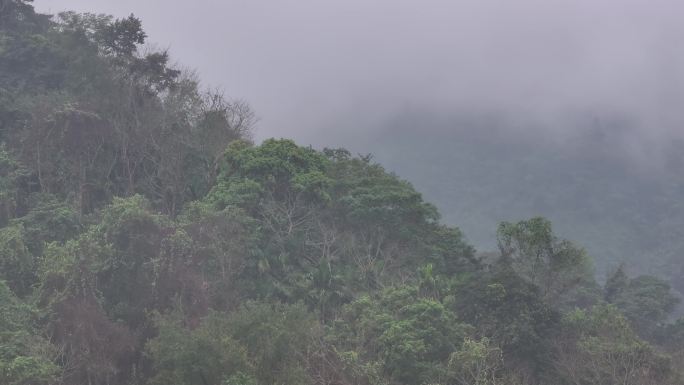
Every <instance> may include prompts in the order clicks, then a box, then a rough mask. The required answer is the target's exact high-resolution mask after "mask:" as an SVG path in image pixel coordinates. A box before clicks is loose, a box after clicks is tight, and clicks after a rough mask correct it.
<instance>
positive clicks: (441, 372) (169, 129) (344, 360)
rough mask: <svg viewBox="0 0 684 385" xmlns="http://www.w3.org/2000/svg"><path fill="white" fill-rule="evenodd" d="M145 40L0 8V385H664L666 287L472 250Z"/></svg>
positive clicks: (23, 9) (518, 246)
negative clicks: (274, 129)
mask: <svg viewBox="0 0 684 385" xmlns="http://www.w3.org/2000/svg"><path fill="white" fill-rule="evenodd" d="M146 41H147V36H146V33H145V32H144V29H143V27H142V22H141V20H139V19H138V18H136V17H135V16H134V15H131V16H129V17H127V18H123V19H115V18H113V17H109V16H104V15H92V14H76V13H64V14H61V15H58V16H56V17H50V16H48V15H41V14H37V13H36V12H35V11H34V9H33V7H32V6H31V4H30V2H29V1H22V0H2V1H0V124H1V126H0V141H1V142H2V147H0V383H1V384H8V385H131V384H135V385H143V384H145V385H197V384H200V385H257V384H258V385H272V384H282V385H295V384H296V385H301V384H311V385H314V384H316V385H324V384H326V385H332V384H336V385H352V384H367V385H389V384H392V385H400V384H405V385H415V384H444V385H452V384H453V385H499V384H507V385H510V384H519V385H533V384H534V385H542V384H559V385H561V384H562V385H565V384H575V385H589V384H606V385H618V384H620V385H651V384H653V385H655V384H658V385H668V384H671V385H677V384H681V383H682V381H683V378H684V377H683V376H684V372H683V369H684V350H683V346H684V321H682V320H679V321H676V322H673V321H672V314H673V312H674V311H675V309H676V306H677V304H678V299H677V297H676V296H675V295H674V294H673V293H672V291H671V289H670V285H669V284H668V283H667V282H666V281H665V280H663V279H660V278H657V277H656V276H651V275H643V274H631V272H630V271H629V266H627V267H625V268H616V269H614V270H613V271H611V274H610V276H609V277H608V279H607V280H606V282H605V284H603V283H598V282H597V281H596V280H595V270H594V267H593V266H594V263H593V262H592V259H591V257H590V256H588V255H587V253H586V252H585V250H584V249H583V248H582V247H581V246H580V245H578V244H576V243H574V242H571V241H569V240H566V239H564V238H563V237H561V236H560V235H558V233H557V232H555V231H554V229H553V227H552V224H551V222H550V221H549V220H547V219H545V218H543V217H539V216H534V217H531V218H530V219H524V220H518V219H516V220H514V221H504V222H501V223H499V224H497V225H492V228H491V230H490V231H491V233H492V240H491V241H490V242H492V243H494V244H496V251H495V252H489V253H487V254H486V256H482V255H481V253H478V252H477V250H476V249H475V248H474V247H473V246H471V245H470V244H469V243H468V241H467V239H466V237H464V235H463V233H462V231H461V230H460V229H459V227H456V226H453V225H448V224H445V222H444V221H442V220H441V219H440V215H439V212H438V210H437V208H436V207H435V206H434V205H432V204H431V203H429V202H427V201H426V200H425V199H424V198H423V196H422V195H421V194H420V193H419V192H418V191H417V190H416V189H415V188H414V187H413V185H412V184H411V183H409V182H408V181H406V180H404V179H402V178H400V177H399V176H397V175H395V174H393V173H390V172H388V171H387V170H386V169H385V168H384V167H383V166H382V165H380V164H378V163H376V162H375V161H374V160H373V159H372V157H370V156H354V155H352V154H351V153H350V152H349V151H347V150H345V149H341V148H327V149H323V150H316V149H313V148H311V147H306V146H301V145H298V144H296V143H295V142H294V141H291V140H288V139H268V140H265V141H263V142H262V143H253V141H252V140H251V139H250V136H251V135H250V134H251V132H252V129H253V127H254V115H253V113H252V111H251V110H250V108H249V106H248V105H246V104H245V103H243V102H234V101H231V100H230V99H228V98H227V97H225V96H224V95H222V94H220V93H212V92H207V91H204V90H203V88H202V87H201V86H200V82H199V80H198V79H199V78H198V76H197V75H195V74H193V73H192V72H188V71H182V70H179V69H178V68H177V67H176V66H173V65H171V64H170V63H171V62H172V61H171V59H170V55H169V53H168V52H165V51H154V50H150V49H143V48H142V47H143V46H144V44H145V43H146ZM422 143H424V144H427V145H429V146H430V147H428V148H418V147H413V148H411V149H410V151H407V153H409V152H410V153H411V154H423V155H425V156H426V154H429V153H437V151H434V149H440V147H438V143H436V142H435V143H430V142H427V141H423V142H422ZM494 150H495V149H494V148H493V149H492V151H494ZM497 152H498V153H500V152H501V151H499V150H498V149H497ZM453 153H454V154H465V155H467V152H465V151H457V152H453ZM511 155H512V156H517V155H518V154H517V153H515V151H513V152H512V153H511ZM546 155H547V154H542V153H540V154H539V156H546ZM549 159H551V158H549ZM462 161H463V162H470V160H469V158H468V157H466V158H464V159H463V160H462ZM532 163H533V164H540V162H532ZM471 164H474V163H471ZM547 165H548V167H552V166H554V163H553V162H547ZM454 167H459V168H460V169H467V165H466V164H458V163H455V166H454ZM479 169H480V171H484V170H489V171H491V172H495V170H494V168H491V169H488V168H486V167H479ZM504 171H505V170H504ZM478 175H479V174H478ZM500 177H502V173H501V172H498V173H494V174H493V176H490V177H484V176H483V177H481V178H480V179H477V180H476V181H473V183H472V184H471V183H468V184H455V185H454V186H456V187H455V188H461V187H460V186H467V187H468V188H471V189H472V191H475V192H476V193H479V194H482V192H483V191H490V190H491V186H489V185H488V184H487V183H488V182H487V180H488V178H492V179H490V180H498V178H500ZM442 179H443V178H442ZM419 181H421V180H419ZM558 188H559V189H562V186H560V187H558ZM451 193H452V194H450V196H451V198H450V199H454V200H458V199H460V198H461V196H464V197H465V196H467V195H466V194H461V193H459V191H458V190H456V191H452V192H451ZM471 197H472V196H471ZM486 198H487V196H484V197H483V200H484V199H486ZM438 201H439V200H438ZM600 203H601V202H597V204H600ZM487 207H489V206H487ZM490 209H491V211H487V212H488V213H489V214H488V215H494V213H495V212H496V211H498V210H500V209H501V207H498V206H496V205H494V206H493V207H491V208H490ZM605 210H606V212H610V210H612V208H611V207H606V208H605ZM502 211H505V210H502ZM602 213H603V211H602V212H599V213H598V214H597V215H600V214H602ZM507 215H508V213H507V212H502V215H501V217H502V219H506V216H507ZM451 219H452V218H451V217H450V218H449V219H448V221H451ZM461 221H462V222H463V223H464V225H466V226H467V225H468V224H467V223H468V222H469V221H472V223H473V225H472V226H475V227H476V226H481V223H479V220H478V219H477V218H476V217H474V216H471V217H470V218H462V219H458V222H459V223H461ZM487 251H489V250H487Z"/></svg>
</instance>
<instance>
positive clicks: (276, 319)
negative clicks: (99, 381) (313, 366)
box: [147, 302, 315, 385]
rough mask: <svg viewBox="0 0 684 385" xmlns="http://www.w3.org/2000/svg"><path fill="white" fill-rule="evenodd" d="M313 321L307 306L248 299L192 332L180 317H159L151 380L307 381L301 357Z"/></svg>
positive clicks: (152, 345) (149, 349)
mask: <svg viewBox="0 0 684 385" xmlns="http://www.w3.org/2000/svg"><path fill="white" fill-rule="evenodd" d="M313 325H315V323H314V320H313V319H312V318H311V316H310V315H309V314H308V312H307V311H306V309H305V308H304V307H302V306H297V305H295V306H283V305H271V304H261V303H253V302H252V303H247V304H245V305H244V306H243V307H241V308H240V309H239V310H237V311H236V312H234V313H233V314H230V315H224V314H220V313H211V314H210V315H209V316H208V317H206V318H204V319H203V320H202V321H201V324H200V325H199V327H197V328H196V329H194V330H190V329H188V328H186V327H184V326H183V325H182V321H181V320H180V319H178V315H176V316H172V317H170V318H162V319H160V320H159V321H158V327H159V335H158V336H157V337H156V338H154V339H153V340H152V341H150V342H149V343H148V345H147V353H148V354H149V356H150V358H151V359H152V361H153V364H154V367H155V369H156V371H157V375H156V376H155V377H153V378H152V379H151V380H150V382H149V383H150V384H178V385H182V384H197V383H207V384H218V383H221V384H241V385H249V384H255V383H258V384H272V383H279V384H284V385H285V384H292V385H294V384H303V383H307V382H308V380H307V377H306V373H305V371H304V368H303V366H302V361H301V360H302V358H303V357H304V354H305V352H306V348H307V346H308V344H309V341H310V339H311V338H312V337H313V336H312V335H311V334H312V332H314V331H313V330H312V326H313Z"/></svg>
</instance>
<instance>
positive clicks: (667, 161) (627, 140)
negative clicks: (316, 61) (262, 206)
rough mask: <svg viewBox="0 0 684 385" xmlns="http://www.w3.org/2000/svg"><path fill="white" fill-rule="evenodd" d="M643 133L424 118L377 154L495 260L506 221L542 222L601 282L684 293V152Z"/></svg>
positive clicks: (590, 121)
mask: <svg viewBox="0 0 684 385" xmlns="http://www.w3.org/2000/svg"><path fill="white" fill-rule="evenodd" d="M596 115H598V116H599V117H597V116H596ZM606 115H608V114H606ZM519 120H520V118H519ZM638 124H639V122H635V121H632V120H629V119H627V118H625V117H621V116H610V115H608V116H601V115H599V114H597V113H596V114H591V113H586V114H583V113H579V112H578V113H577V114H576V116H570V117H569V118H568V119H566V121H561V122H558V123H557V124H556V125H554V126H551V128H549V127H548V126H546V125H544V126H540V124H539V123H535V122H527V121H523V122H522V123H521V122H519V121H516V120H514V119H506V117H505V116H499V115H497V114H494V113H491V114H484V113H476V112H467V111H466V112H463V111H461V112H454V113H453V114H452V115H450V116H444V115H438V114H428V113H424V112H420V111H416V110H414V111H408V112H406V113H404V114H403V115H401V117H400V118H398V119H397V120H396V121H394V122H393V123H392V124H391V125H390V126H389V128H388V129H387V130H386V131H383V132H380V133H379V134H378V135H377V138H373V139H371V138H369V139H368V143H369V148H371V149H374V150H373V152H374V154H375V155H376V157H377V159H378V160H380V161H381V162H382V163H383V164H384V165H385V166H386V167H388V168H391V169H392V170H394V171H396V172H398V173H399V174H400V175H402V176H403V177H406V178H408V179H410V180H411V181H412V182H413V183H414V184H415V186H416V187H417V188H418V189H419V190H420V191H421V192H423V193H424V194H425V196H426V198H428V199H429V200H430V201H431V202H433V203H434V204H435V205H436V206H437V207H438V208H439V210H440V212H441V213H442V215H443V217H444V221H445V222H446V223H453V224H458V225H459V226H460V227H461V229H462V230H463V232H464V233H465V234H466V235H467V236H468V239H469V240H470V241H471V242H472V243H473V244H474V245H475V246H476V247H477V248H478V249H482V250H492V249H495V246H496V243H495V241H494V239H495V237H494V233H495V228H496V224H497V223H498V222H499V221H501V220H504V219H507V220H515V219H517V218H527V217H532V216H544V217H546V218H549V219H550V220H552V221H553V223H554V227H555V228H556V229H557V230H558V231H560V232H562V233H563V235H564V236H566V237H568V238H569V239H572V240H573V241H576V242H579V243H581V244H582V245H583V246H584V247H586V249H587V251H588V252H589V254H591V255H592V257H594V258H595V260H596V269H597V274H598V276H599V278H600V279H601V280H604V279H605V276H606V275H607V274H609V273H610V272H612V271H613V270H615V269H616V268H617V267H618V266H619V265H620V264H621V263H625V264H627V265H628V270H629V271H630V273H631V274H653V275H657V276H659V277H662V278H665V279H667V280H668V281H669V282H670V283H671V284H672V286H673V287H674V288H676V289H677V290H678V291H679V292H680V293H684V259H683V258H682V255H684V233H683V232H682V229H684V210H683V209H684V206H682V204H681V202H682V199H684V183H683V182H682V181H684V178H682V170H683V169H684V168H683V167H682V166H683V165H684V158H683V154H684V152H683V151H682V148H684V147H683V143H682V142H681V140H677V139H676V136H675V135H673V137H672V138H667V139H666V138H661V139H660V140H654V139H652V138H649V137H648V135H646V134H643V131H647V130H648V129H646V128H640V127H639V126H638ZM417 126H419V127H420V126H423V127H429V128H428V129H427V130H425V131H418V130H415V129H414V128H415V127H417ZM654 136H655V135H654ZM649 139H650V141H649Z"/></svg>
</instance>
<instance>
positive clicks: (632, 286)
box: [605, 268, 680, 334]
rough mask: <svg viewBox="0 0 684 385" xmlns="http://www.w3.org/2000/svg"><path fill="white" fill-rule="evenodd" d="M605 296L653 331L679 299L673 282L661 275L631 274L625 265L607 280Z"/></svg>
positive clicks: (643, 328)
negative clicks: (632, 275)
mask: <svg viewBox="0 0 684 385" xmlns="http://www.w3.org/2000/svg"><path fill="white" fill-rule="evenodd" d="M605 293H606V295H605V297H606V300H607V301H608V302H609V303H612V304H615V305H616V306H617V307H618V308H619V309H620V310H621V311H622V313H623V314H624V315H625V316H626V317H627V319H629V320H630V321H631V322H632V325H634V328H635V329H636V330H637V331H639V332H641V333H644V334H650V333H652V332H653V331H654V329H655V328H656V327H658V326H659V325H660V324H661V323H663V322H664V321H666V320H667V318H668V317H669V316H670V314H671V313H672V311H673V310H674V309H675V306H676V305H677V304H678V303H679V301H680V300H679V298H677V297H676V296H675V295H674V294H673V293H672V292H671V291H670V285H669V284H668V283H667V282H666V281H664V280H662V279H660V278H657V277H653V276H648V275H641V276H638V277H635V278H632V279H630V278H628V277H627V275H626V274H625V273H624V270H623V269H622V268H619V269H618V270H617V271H616V272H615V273H614V274H613V275H611V276H610V277H609V279H608V281H607V282H606V287H605Z"/></svg>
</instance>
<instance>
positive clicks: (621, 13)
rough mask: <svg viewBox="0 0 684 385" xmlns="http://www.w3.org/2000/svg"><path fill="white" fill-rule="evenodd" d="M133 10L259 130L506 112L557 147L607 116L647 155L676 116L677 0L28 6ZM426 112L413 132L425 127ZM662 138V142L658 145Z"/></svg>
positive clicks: (129, 0)
mask: <svg viewBox="0 0 684 385" xmlns="http://www.w3.org/2000/svg"><path fill="white" fill-rule="evenodd" d="M35 5H36V7H37V9H38V10H40V11H43V12H53V13H55V12H58V11H61V10H64V9H73V10H78V11H89V12H96V13H108V14H113V15H116V16H126V15H128V14H130V13H134V14H135V15H136V16H139V17H140V18H142V20H143V22H144V25H145V28H146V31H147V32H148V35H149V38H148V41H149V42H150V43H152V44H155V45H156V46H158V47H161V48H169V49H170V50H171V52H172V54H173V56H174V57H175V58H176V59H177V60H178V61H179V63H182V64H183V65H185V66H188V67H191V68H194V69H196V70H197V71H198V72H199V73H200V75H201V78H202V79H203V80H204V81H205V83H206V85H207V86H211V87H220V88H222V89H223V90H224V91H225V92H226V93H227V94H228V95H229V96H231V97H235V98H241V99H244V100H246V101H248V102H249V103H250V104H251V105H252V106H253V107H254V109H255V110H256V112H257V114H258V116H259V118H260V121H259V124H258V129H257V132H256V138H257V139H263V138H267V137H293V138H295V139H297V140H298V141H301V142H304V143H311V144H313V145H316V146H323V145H339V144H342V145H347V146H351V147H352V148H358V149H365V147H364V145H363V143H364V140H365V139H366V138H368V137H372V136H373V135H374V134H376V133H378V132H386V131H387V130H388V129H391V125H392V122H393V121H395V120H396V119H397V116H402V115H403V114H406V113H407V111H409V112H411V111H412V112H411V113H415V114H419V115H424V116H426V117H435V116H442V117H444V116H447V117H448V116H451V115H458V114H460V113H462V112H463V113H468V114H471V115H472V114H482V115H491V114H495V115H498V116H505V117H506V119H507V121H508V122H509V123H508V125H509V126H510V127H511V128H517V129H521V128H523V129H524V128H526V127H535V128H536V129H543V130H546V131H547V132H551V133H552V134H553V135H552V136H553V137H554V138H558V139H560V140H564V139H565V138H567V136H568V135H571V134H572V129H573V128H574V127H573V125H572V124H568V123H567V122H568V119H567V118H568V117H569V116H574V115H582V116H588V117H590V118H592V119H604V118H607V119H611V118H613V117H620V118H621V119H624V120H626V121H629V122H631V128H630V130H632V133H631V134H630V137H629V138H627V139H623V142H624V143H623V144H625V143H626V144H625V148H628V149H630V150H631V151H633V153H634V156H635V157H637V158H638V157H643V158H648V157H649V156H652V155H654V154H655V153H657V151H656V149H657V148H658V146H659V144H660V143H662V142H664V141H663V139H667V138H669V136H670V135H672V134H677V135H679V133H680V131H681V130H680V129H679V127H680V125H681V123H682V120H684V118H683V115H682V113H681V112H680V110H681V105H682V102H683V101H684V95H683V93H684V72H683V71H684V49H683V48H684V47H683V45H682V42H684V24H682V23H681V15H682V14H684V5H683V4H682V3H681V2H680V1H676V0H671V1H668V0H648V1H646V0H641V1H636V0H619V1H618V0H602V1H597V0H520V1H508V0H498V1H497V0H460V1H445V0H427V1H426V0H423V1H406V0H392V1H389V0H377V1H373V2H368V1H361V0H345V1H337V0H334V1H320V0H283V1H263V0H243V1H238V0H232V1H218V0H214V1H210V0H196V1H191V2H190V1H186V2H173V3H172V4H171V3H169V2H168V1H162V0H146V1H133V0H116V1H114V0H108V1H107V0H69V1H67V0H37V1H36V2H35ZM431 128H432V127H431V124H430V118H427V119H425V120H423V124H420V125H419V126H417V127H416V128H415V129H416V130H422V131H424V132H429V131H430V129H431ZM665 142H666V141H665Z"/></svg>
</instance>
